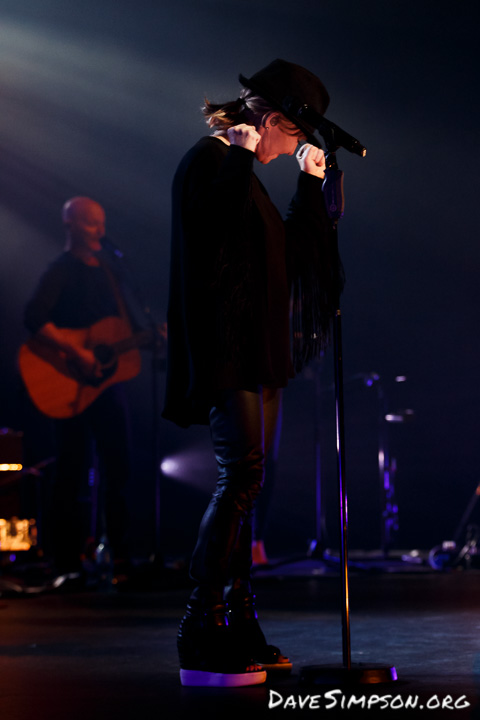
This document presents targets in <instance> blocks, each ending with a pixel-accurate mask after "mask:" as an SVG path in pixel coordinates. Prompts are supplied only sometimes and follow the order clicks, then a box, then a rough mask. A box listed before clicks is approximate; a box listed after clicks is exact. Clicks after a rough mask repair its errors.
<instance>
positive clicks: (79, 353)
mask: <svg viewBox="0 0 480 720" xmlns="http://www.w3.org/2000/svg"><path fill="white" fill-rule="evenodd" d="M67 356H68V358H69V360H71V361H72V362H73V364H74V365H75V366H76V368H77V369H78V370H79V372H80V375H81V376H82V377H83V378H85V380H95V379H96V378H100V377H101V376H102V373H101V367H100V363H99V362H98V360H97V358H96V357H95V355H94V353H93V352H92V350H89V349H88V348H84V347H75V346H71V348H70V352H68V353H67Z"/></svg>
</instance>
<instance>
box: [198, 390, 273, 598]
mask: <svg viewBox="0 0 480 720" xmlns="http://www.w3.org/2000/svg"><path fill="white" fill-rule="evenodd" d="M280 398H281V390H276V389H262V388H259V389H258V390H257V391H255V392H254V391H249V390H228V391H224V392H223V393H222V394H221V397H220V398H219V401H218V403H217V404H216V405H215V407H213V408H212V409H211V412H210V431H211V436H212V441H213V447H214V451H215V456H216V460H217V467H218V482H217V486H216V488H215V491H214V493H213V495H212V498H211V500H210V504H209V506H208V508H207V510H206V512H205V515H204V516H203V519H202V522H201V524H200V530H199V535H198V541H197V544H196V547H195V550H194V552H193V555H192V561H191V567H190V575H191V577H192V578H193V580H194V581H195V582H196V583H197V587H196V588H195V590H194V592H193V594H192V601H194V602H200V603H201V604H202V605H206V606H210V605H215V604H217V603H219V602H222V601H223V599H224V589H225V586H227V585H230V586H231V588H232V589H233V591H238V592H241V593H244V592H249V591H250V571H251V565H252V551H251V544H252V514H253V508H254V506H255V501H256V499H257V497H258V494H259V493H260V491H261V489H262V486H263V483H264V476H265V456H266V454H267V452H268V448H269V446H270V443H271V441H272V437H273V434H274V430H275V424H276V418H277V413H278V409H279V404H280Z"/></svg>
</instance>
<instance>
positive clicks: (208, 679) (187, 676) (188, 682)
mask: <svg viewBox="0 0 480 720" xmlns="http://www.w3.org/2000/svg"><path fill="white" fill-rule="evenodd" d="M266 679H267V673H266V672H265V670H258V671H254V672H244V673H214V672H206V671H204V670H184V669H183V668H182V669H181V670H180V681H181V683H182V685H184V686H189V687H246V686H247V685H261V684H262V683H264V682H265V680H266Z"/></svg>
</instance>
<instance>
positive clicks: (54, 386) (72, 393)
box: [18, 317, 163, 418]
mask: <svg viewBox="0 0 480 720" xmlns="http://www.w3.org/2000/svg"><path fill="white" fill-rule="evenodd" d="M62 332H63V333H64V336H65V338H66V339H68V340H70V341H71V342H73V343H75V344H76V345H78V346H82V347H85V348H89V349H90V350H92V351H93V353H94V355H95V357H96V359H97V362H98V365H97V367H98V373H97V374H98V377H95V378H91V377H88V378H87V377H85V376H83V375H82V373H81V372H80V371H79V368H78V367H77V366H76V364H75V362H73V361H72V360H69V359H67V357H66V356H65V353H63V352H62V351H59V350H58V348H57V347H55V346H54V345H52V344H51V343H49V342H48V341H46V340H42V339H41V338H37V337H32V338H30V339H29V340H28V341H27V342H26V343H24V344H23V345H22V346H21V348H20V350H19V353H18V366H19V370H20V375H21V377H22V380H23V382H24V384H25V387H26V389H27V391H28V394H29V395H30V398H31V400H32V402H33V403H34V405H35V406H36V407H37V408H38V409H39V410H40V412H42V413H43V414H44V415H47V416H48V417H51V418H71V417H74V416H75V415H78V414H79V413H81V412H83V411H84V410H85V409H86V408H87V407H88V406H89V405H90V404H91V403H92V402H93V401H94V400H96V399H97V397H98V396H99V395H100V394H101V393H102V392H103V391H104V390H105V389H106V388H108V387H110V385H114V384H115V383H118V382H124V381H126V380H131V379H132V378H134V377H136V376H137V375H138V374H139V372H140V370H141V356H140V352H139V350H138V348H139V347H142V346H146V345H148V344H150V343H151V342H152V341H153V339H154V336H155V331H153V330H151V329H149V330H142V331H141V332H138V333H135V334H133V335H132V332H131V329H130V327H129V325H128V323H127V322H125V320H124V319H122V318H120V317H107V318H104V319H102V320H99V321H98V322H97V323H95V324H94V325H92V326H91V327H88V328H81V329H70V328H65V329H62ZM162 342H163V340H162Z"/></svg>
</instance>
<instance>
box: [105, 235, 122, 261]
mask: <svg viewBox="0 0 480 720" xmlns="http://www.w3.org/2000/svg"><path fill="white" fill-rule="evenodd" d="M100 242H101V243H102V246H103V248H104V249H105V250H108V252H111V253H113V254H114V255H115V256H116V257H117V258H123V252H122V251H121V250H120V248H118V247H117V246H116V245H115V243H113V242H112V241H111V240H110V238H109V237H107V236H106V235H104V236H103V237H102V239H101V240H100Z"/></svg>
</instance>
